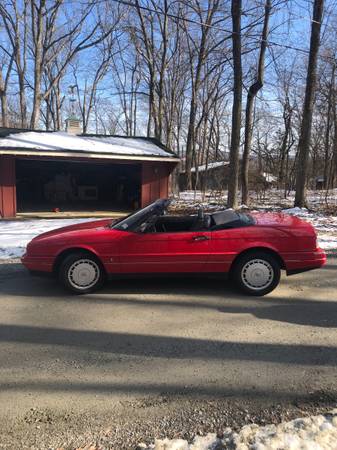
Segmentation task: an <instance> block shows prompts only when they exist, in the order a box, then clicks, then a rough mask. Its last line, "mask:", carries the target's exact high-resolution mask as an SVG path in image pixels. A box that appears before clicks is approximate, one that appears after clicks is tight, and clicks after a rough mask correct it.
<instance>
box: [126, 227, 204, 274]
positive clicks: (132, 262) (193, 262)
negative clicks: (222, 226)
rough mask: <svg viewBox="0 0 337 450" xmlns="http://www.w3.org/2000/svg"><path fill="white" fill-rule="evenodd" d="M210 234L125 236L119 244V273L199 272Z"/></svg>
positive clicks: (202, 269)
mask: <svg viewBox="0 0 337 450" xmlns="http://www.w3.org/2000/svg"><path fill="white" fill-rule="evenodd" d="M210 237H211V233H208V232H201V231H194V232H192V231H188V232H154V233H149V232H147V233H139V232H126V233H125V236H124V237H123V238H122V239H121V240H120V241H119V244H120V249H119V259H120V264H121V272H122V273H146V272H148V273H179V272H203V271H204V270H205V268H206V266H207V264H206V263H207V260H208V257H209V248H210Z"/></svg>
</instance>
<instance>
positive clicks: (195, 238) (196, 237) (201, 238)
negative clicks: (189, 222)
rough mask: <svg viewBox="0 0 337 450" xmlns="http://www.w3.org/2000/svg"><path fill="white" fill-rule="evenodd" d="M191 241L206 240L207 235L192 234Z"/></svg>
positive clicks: (207, 238)
mask: <svg viewBox="0 0 337 450" xmlns="http://www.w3.org/2000/svg"><path fill="white" fill-rule="evenodd" d="M192 239H193V241H208V240H209V237H208V236H193V238H192Z"/></svg>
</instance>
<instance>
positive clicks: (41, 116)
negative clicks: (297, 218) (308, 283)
mask: <svg viewBox="0 0 337 450" xmlns="http://www.w3.org/2000/svg"><path fill="white" fill-rule="evenodd" d="M336 24H337V21H336V14H335V12H334V9H333V2H332V0H331V3H329V1H328V0H326V1H325V4H324V0H312V1H311V0H296V1H293V0H246V1H243V0H231V1H225V0H178V1H175V2H172V1H169V0H130V1H129V0H127V1H126V0H96V1H93V0H81V1H80V2H78V1H75V0H2V2H1V3H0V100H1V124H2V126H4V127H20V128H25V129H26V128H30V129H46V130H61V129H63V127H64V120H65V118H66V117H68V116H69V114H70V113H71V112H74V108H73V106H72V105H73V104H74V103H75V104H76V108H75V113H76V114H77V115H78V116H79V118H80V119H81V122H82V129H83V132H84V133H88V132H95V133H103V134H122V135H127V136H135V135H147V136H149V137H155V138H157V139H158V140H160V141H161V142H163V143H164V144H165V145H167V146H168V147H169V148H171V149H172V150H174V151H175V152H176V153H177V154H178V155H179V156H180V157H181V158H182V161H183V168H184V171H185V174H186V186H187V188H188V189H194V188H195V187H196V183H197V179H198V167H200V166H204V167H206V171H207V168H208V165H209V164H210V163H211V162H214V161H225V160H229V161H230V171H229V179H228V206H232V207H236V206H237V204H238V202H240V201H241V202H242V203H244V204H248V203H249V191H250V189H251V188H252V180H250V167H251V165H252V164H254V165H257V166H258V168H259V170H260V171H264V172H268V173H271V174H273V175H274V177H275V178H276V179H277V186H278V188H279V189H283V191H284V194H285V195H287V193H288V192H289V191H290V190H292V189H296V199H295V204H296V205H298V206H305V205H306V188H307V186H313V185H314V184H315V180H316V178H317V176H321V178H322V180H323V185H324V188H325V189H330V188H332V187H335V185H336V182H337V179H336V174H337V101H336V83H335V78H336V42H337V40H336V29H337V28H336ZM69 91H71V92H72V97H73V98H71V99H70V96H69ZM70 100H72V101H70ZM74 100H76V102H74ZM192 169H193V171H194V173H195V175H196V176H195V177H192Z"/></svg>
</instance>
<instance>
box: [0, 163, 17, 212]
mask: <svg viewBox="0 0 337 450" xmlns="http://www.w3.org/2000/svg"><path fill="white" fill-rule="evenodd" d="M15 185H16V179H15V157H12V156H5V155H4V156H0V216H1V217H15V214H16V186H15Z"/></svg>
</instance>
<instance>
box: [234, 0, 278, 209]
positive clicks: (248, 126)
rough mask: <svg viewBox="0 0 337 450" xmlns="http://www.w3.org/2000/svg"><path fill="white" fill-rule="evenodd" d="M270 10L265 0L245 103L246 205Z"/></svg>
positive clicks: (242, 174) (269, 1) (243, 160)
mask: <svg viewBox="0 0 337 450" xmlns="http://www.w3.org/2000/svg"><path fill="white" fill-rule="evenodd" d="M270 11H271V0H266V4H265V7H264V22H263V30H262V36H261V45H260V55H259V63H258V69H257V74H256V80H255V82H254V83H253V84H252V85H251V86H250V87H249V90H248V95H247V103H246V117H245V143H244V149H243V155H242V173H241V186H242V203H243V204H244V205H248V176H249V174H248V172H249V155H250V149H251V146H252V135H253V110H254V103H255V97H256V95H257V93H258V92H259V90H260V89H261V88H262V86H263V81H264V60H265V53H266V48H267V37H268V25H269V17H270Z"/></svg>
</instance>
